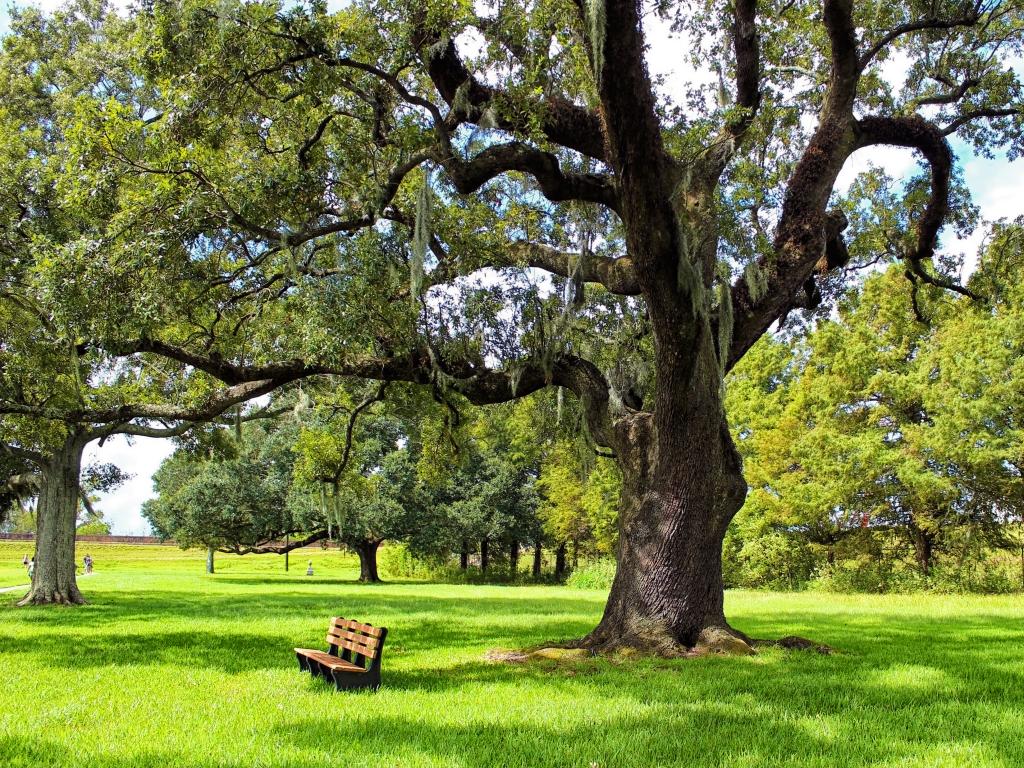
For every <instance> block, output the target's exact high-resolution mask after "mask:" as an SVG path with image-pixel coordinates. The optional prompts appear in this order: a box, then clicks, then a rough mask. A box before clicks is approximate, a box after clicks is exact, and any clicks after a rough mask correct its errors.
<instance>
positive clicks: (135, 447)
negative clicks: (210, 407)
mask: <svg viewBox="0 0 1024 768" xmlns="http://www.w3.org/2000/svg"><path fill="white" fill-rule="evenodd" d="M173 451H174V443H173V442H172V441H171V440H166V439H163V440H161V439H156V438H151V437H137V438H133V439H132V441H131V443H129V442H128V440H127V439H126V438H125V437H124V436H123V435H116V436H115V437H112V438H110V439H109V440H107V441H106V442H105V443H104V444H103V445H102V446H100V444H99V443H90V444H89V446H88V448H86V451H85V457H84V463H86V464H88V463H91V462H110V463H111V464H116V465H117V466H118V467H120V468H121V469H122V470H123V471H125V472H128V473H131V474H132V478H131V480H129V481H128V482H126V483H125V484H124V485H122V486H121V487H120V488H116V489H115V490H113V491H111V492H110V493H104V494H100V501H99V504H97V507H98V509H100V510H101V511H102V512H103V516H104V518H105V519H106V520H107V522H109V523H110V526H111V531H112V532H113V533H115V534H124V535H144V534H148V533H150V527H149V523H148V522H146V520H145V518H143V517H142V514H141V510H142V504H143V502H145V501H146V500H147V499H151V498H153V497H154V496H155V495H156V494H155V493H153V473H154V472H156V470H157V469H158V468H159V467H160V464H161V463H162V462H163V460H164V459H166V458H167V457H168V456H170V455H171V453H173Z"/></svg>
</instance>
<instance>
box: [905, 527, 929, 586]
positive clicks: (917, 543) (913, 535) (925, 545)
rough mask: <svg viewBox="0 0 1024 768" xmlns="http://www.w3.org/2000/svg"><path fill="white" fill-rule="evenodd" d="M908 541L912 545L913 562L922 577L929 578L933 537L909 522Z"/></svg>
mask: <svg viewBox="0 0 1024 768" xmlns="http://www.w3.org/2000/svg"><path fill="white" fill-rule="evenodd" d="M908 530H909V531H910V540H911V542H912V543H913V545H914V560H915V561H916V562H917V567H918V568H919V569H920V571H921V575H922V576H925V577H927V576H930V575H931V573H932V563H933V560H934V559H935V536H934V535H933V534H931V533H929V532H928V531H926V530H924V529H923V528H920V527H919V526H918V525H917V524H915V523H913V522H911V523H910V525H909V526H908Z"/></svg>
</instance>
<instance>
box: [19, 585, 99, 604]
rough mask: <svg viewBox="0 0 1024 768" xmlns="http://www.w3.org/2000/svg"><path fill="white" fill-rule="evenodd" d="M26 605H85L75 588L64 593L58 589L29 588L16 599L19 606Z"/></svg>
mask: <svg viewBox="0 0 1024 768" xmlns="http://www.w3.org/2000/svg"><path fill="white" fill-rule="evenodd" d="M27 605H86V601H85V598H84V597H82V593H81V592H79V591H78V590H77V589H74V590H69V592H68V593H67V594H64V593H63V592H61V591H60V590H57V589H54V590H39V589H33V590H31V591H30V592H29V593H28V594H27V595H25V597H23V598H22V599H21V600H19V601H18V606H19V607H24V606H27Z"/></svg>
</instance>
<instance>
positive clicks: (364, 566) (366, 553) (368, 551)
mask: <svg viewBox="0 0 1024 768" xmlns="http://www.w3.org/2000/svg"><path fill="white" fill-rule="evenodd" d="M380 544H381V543H380V542H379V541H361V542H359V543H358V544H356V546H355V550H356V553H357V554H358V555H359V580H360V581H362V582H367V583H372V584H376V583H377V582H379V581H380V576H378V575H377V548H378V547H380Z"/></svg>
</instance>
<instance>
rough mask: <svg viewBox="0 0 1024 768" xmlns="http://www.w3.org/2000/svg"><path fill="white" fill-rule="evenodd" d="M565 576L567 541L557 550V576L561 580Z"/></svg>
mask: <svg viewBox="0 0 1024 768" xmlns="http://www.w3.org/2000/svg"><path fill="white" fill-rule="evenodd" d="M564 577H565V542H564V541H563V542H561V543H560V544H559V545H558V549H556V550H555V578H556V579H558V580H559V581H561V580H562V579H563V578H564Z"/></svg>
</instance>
